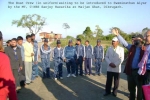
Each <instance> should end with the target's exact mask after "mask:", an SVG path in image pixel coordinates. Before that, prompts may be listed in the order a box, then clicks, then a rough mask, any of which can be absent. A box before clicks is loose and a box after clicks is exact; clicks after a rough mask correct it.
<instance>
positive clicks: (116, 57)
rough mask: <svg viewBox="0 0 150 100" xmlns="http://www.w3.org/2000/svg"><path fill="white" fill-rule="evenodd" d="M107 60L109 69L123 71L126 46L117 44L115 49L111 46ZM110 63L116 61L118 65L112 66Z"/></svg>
mask: <svg viewBox="0 0 150 100" xmlns="http://www.w3.org/2000/svg"><path fill="white" fill-rule="evenodd" d="M105 60H106V62H107V71H109V72H117V73H121V64H122V62H123V60H124V48H122V47H120V46H117V48H116V49H115V50H114V48H113V47H112V46H111V47H109V48H108V50H107V52H106V56H105ZM110 63H114V64H115V65H116V67H115V68H112V67H110V66H109V64H110Z"/></svg>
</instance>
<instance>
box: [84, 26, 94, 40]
mask: <svg viewBox="0 0 150 100" xmlns="http://www.w3.org/2000/svg"><path fill="white" fill-rule="evenodd" d="M83 35H84V36H85V38H92V37H93V32H92V31H91V29H90V27H86V29H85V31H84V32H83Z"/></svg>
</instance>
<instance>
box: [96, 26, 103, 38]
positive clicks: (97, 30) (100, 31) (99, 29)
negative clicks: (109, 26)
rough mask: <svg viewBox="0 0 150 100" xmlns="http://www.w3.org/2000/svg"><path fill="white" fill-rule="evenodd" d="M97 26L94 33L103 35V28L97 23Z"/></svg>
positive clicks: (98, 35)
mask: <svg viewBox="0 0 150 100" xmlns="http://www.w3.org/2000/svg"><path fill="white" fill-rule="evenodd" d="M95 27H96V29H95V32H94V34H95V35H96V37H101V36H103V30H102V29H101V28H100V27H99V25H96V26H95Z"/></svg>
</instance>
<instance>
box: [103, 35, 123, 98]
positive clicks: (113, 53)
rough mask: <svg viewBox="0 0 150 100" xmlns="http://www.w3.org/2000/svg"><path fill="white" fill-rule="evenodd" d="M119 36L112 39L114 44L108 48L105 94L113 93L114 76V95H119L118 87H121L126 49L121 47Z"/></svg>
mask: <svg viewBox="0 0 150 100" xmlns="http://www.w3.org/2000/svg"><path fill="white" fill-rule="evenodd" d="M118 44H119V42H118V38H117V37H114V38H113V39H112V46H111V47H109V48H108V49H107V52H106V56H105V60H106V62H107V64H108V66H107V80H106V88H105V94H104V96H107V95H109V94H110V93H111V86H112V80H113V78H114V88H113V92H112V95H113V96H115V97H116V96H117V89H118V87H119V78H120V73H121V63H122V62H123V60H124V49H123V48H122V47H120V46H119V45H118Z"/></svg>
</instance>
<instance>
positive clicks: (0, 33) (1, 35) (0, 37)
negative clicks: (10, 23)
mask: <svg viewBox="0 0 150 100" xmlns="http://www.w3.org/2000/svg"><path fill="white" fill-rule="evenodd" d="M2 38H3V34H2V32H1V31H0V39H2Z"/></svg>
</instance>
